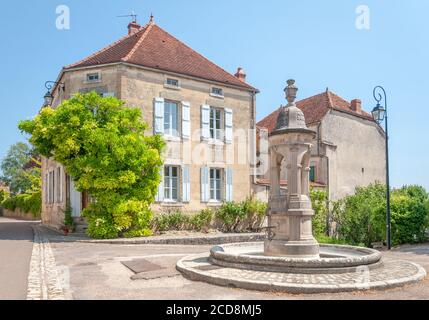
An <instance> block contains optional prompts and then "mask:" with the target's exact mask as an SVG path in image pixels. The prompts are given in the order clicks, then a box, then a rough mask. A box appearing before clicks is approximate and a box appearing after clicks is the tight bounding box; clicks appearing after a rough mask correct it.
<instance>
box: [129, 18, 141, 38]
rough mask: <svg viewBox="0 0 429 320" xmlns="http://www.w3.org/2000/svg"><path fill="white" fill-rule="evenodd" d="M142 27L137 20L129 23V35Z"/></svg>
mask: <svg viewBox="0 0 429 320" xmlns="http://www.w3.org/2000/svg"><path fill="white" fill-rule="evenodd" d="M140 28H141V26H140V25H139V24H138V23H137V22H135V21H133V22H131V23H130V24H129V25H128V34H129V35H131V34H134V33H136V32H138V31H139V30H140Z"/></svg>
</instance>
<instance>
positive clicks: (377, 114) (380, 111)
mask: <svg viewBox="0 0 429 320" xmlns="http://www.w3.org/2000/svg"><path fill="white" fill-rule="evenodd" d="M382 94H383V95H382ZM373 96H374V99H375V101H377V106H376V107H375V108H374V109H373V110H372V117H373V118H374V120H375V121H377V122H378V123H380V122H382V121H383V120H384V128H385V133H386V230H387V232H386V233H387V235H386V236H387V249H388V250H390V249H392V232H391V231H392V225H391V218H390V180H389V131H388V123H387V95H386V90H384V88H383V87H381V86H377V87H375V88H374V91H373ZM383 98H384V106H382V105H381V104H380V102H381V101H382V100H383Z"/></svg>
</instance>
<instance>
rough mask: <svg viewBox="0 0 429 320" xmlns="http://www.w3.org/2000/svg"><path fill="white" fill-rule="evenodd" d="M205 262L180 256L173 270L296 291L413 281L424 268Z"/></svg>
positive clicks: (215, 281) (258, 287)
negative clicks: (289, 267) (316, 268)
mask: <svg viewBox="0 0 429 320" xmlns="http://www.w3.org/2000/svg"><path fill="white" fill-rule="evenodd" d="M209 265H210V262H209V254H207V253H204V254H199V255H194V256H189V257H185V258H183V259H181V260H180V261H179V262H178V263H177V269H178V270H179V271H180V272H182V274H183V275H184V276H186V277H187V278H189V279H190V280H194V281H204V282H208V283H211V284H216V285H220V286H227V287H236V288H242V289H248V290H259V291H272V292H287V293H296V294H301V293H335V292H350V291H356V290H381V289H387V288H394V287H398V286H402V285H405V284H410V283H415V282H417V281H420V280H422V279H423V278H425V277H426V271H425V269H423V268H422V267H421V266H419V265H417V264H415V263H412V262H408V261H385V262H384V263H383V265H382V266H381V267H379V268H377V269H369V268H365V267H363V268H360V267H358V268H357V270H356V272H349V273H342V274H293V273H281V272H269V271H255V270H243V269H235V268H228V267H222V268H215V269H211V268H209V267H208V266H209Z"/></svg>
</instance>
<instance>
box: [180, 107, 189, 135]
mask: <svg viewBox="0 0 429 320" xmlns="http://www.w3.org/2000/svg"><path fill="white" fill-rule="evenodd" d="M182 138H183V139H190V138H191V105H190V103H189V102H182Z"/></svg>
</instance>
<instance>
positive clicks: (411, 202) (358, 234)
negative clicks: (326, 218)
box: [334, 183, 429, 246]
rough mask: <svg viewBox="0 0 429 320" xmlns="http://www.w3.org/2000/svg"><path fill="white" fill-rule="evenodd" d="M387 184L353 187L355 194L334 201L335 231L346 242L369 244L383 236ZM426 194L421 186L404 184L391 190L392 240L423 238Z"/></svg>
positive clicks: (428, 219) (428, 215) (428, 217)
mask: <svg viewBox="0 0 429 320" xmlns="http://www.w3.org/2000/svg"><path fill="white" fill-rule="evenodd" d="M385 193H386V188H385V186H384V185H382V184H379V183H375V184H372V185H370V186H368V187H365V188H356V193H355V194H354V195H351V196H348V197H346V198H345V199H343V200H341V201H338V202H336V203H335V205H334V220H335V222H336V223H337V234H338V237H339V238H340V239H341V240H344V241H346V242H347V243H349V244H354V245H359V244H364V245H365V246H371V244H372V243H373V242H381V241H385V239H386V222H385V221H386V194H385ZM428 201H429V197H428V194H427V192H426V190H425V189H424V188H422V187H420V186H404V187H402V188H400V189H396V190H393V191H392V192H391V223H392V243H393V244H394V245H398V244H403V243H415V242H422V241H425V240H426V236H425V231H426V229H427V227H428V226H429V203H428Z"/></svg>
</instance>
